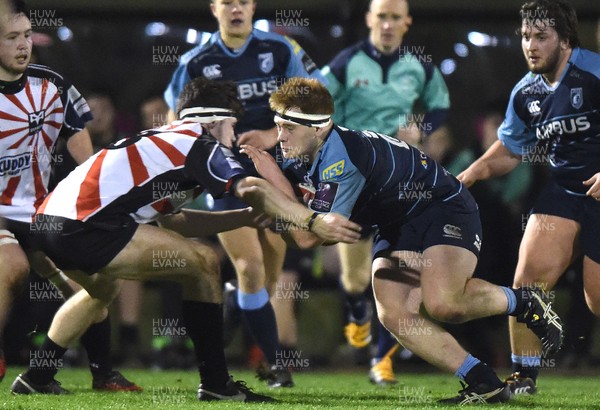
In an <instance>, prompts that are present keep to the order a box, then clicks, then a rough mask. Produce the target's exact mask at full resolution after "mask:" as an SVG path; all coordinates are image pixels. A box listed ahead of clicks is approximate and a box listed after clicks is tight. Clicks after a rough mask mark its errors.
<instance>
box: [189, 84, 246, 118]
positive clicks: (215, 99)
mask: <svg viewBox="0 0 600 410" xmlns="http://www.w3.org/2000/svg"><path fill="white" fill-rule="evenodd" d="M192 107H215V108H227V109H230V110H232V111H233V113H234V115H235V116H236V117H238V118H239V117H240V116H241V115H242V114H243V113H244V108H243V106H242V103H240V101H239V100H238V97H237V86H236V85H235V83H234V82H233V81H211V80H208V79H207V78H205V77H196V78H194V79H193V80H192V81H190V82H189V83H187V84H186V85H185V87H183V90H182V91H181V94H180V95H179V98H178V99H177V116H179V112H181V110H183V109H185V108H192Z"/></svg>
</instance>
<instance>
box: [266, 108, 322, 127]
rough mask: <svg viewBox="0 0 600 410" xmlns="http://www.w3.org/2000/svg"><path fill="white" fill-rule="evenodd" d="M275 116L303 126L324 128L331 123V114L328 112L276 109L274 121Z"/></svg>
mask: <svg viewBox="0 0 600 410" xmlns="http://www.w3.org/2000/svg"><path fill="white" fill-rule="evenodd" d="M277 118H280V119H282V120H284V121H287V122H291V123H294V124H298V125H304V126H305V127H317V128H324V127H327V126H328V125H329V124H330V123H331V115H329V114H304V113H302V112H295V111H285V112H278V111H277V112H275V120H276V121H277Z"/></svg>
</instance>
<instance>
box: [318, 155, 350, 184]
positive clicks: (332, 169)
mask: <svg viewBox="0 0 600 410" xmlns="http://www.w3.org/2000/svg"><path fill="white" fill-rule="evenodd" d="M345 164H346V162H345V161H344V160H341V161H338V162H336V163H335V164H333V165H330V166H328V167H327V168H325V169H324V170H323V172H322V173H321V179H322V180H323V181H327V180H329V179H333V178H335V177H338V176H340V175H342V174H343V173H344V165H345Z"/></svg>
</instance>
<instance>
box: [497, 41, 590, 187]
mask: <svg viewBox="0 0 600 410" xmlns="http://www.w3.org/2000/svg"><path fill="white" fill-rule="evenodd" d="M498 138H500V140H501V141H502V143H503V144H504V146H506V148H507V149H508V150H510V151H511V152H512V153H514V154H516V155H523V156H525V157H527V156H532V155H534V156H535V155H537V154H539V153H546V152H547V154H548V159H549V162H550V165H551V169H552V173H553V176H554V178H555V180H556V182H557V183H558V185H560V186H561V187H562V188H563V189H564V190H565V191H566V192H567V193H569V194H573V195H585V192H586V191H587V190H588V187H586V186H585V185H583V183H582V182H583V181H585V180H587V179H589V178H590V177H591V176H592V175H594V174H596V173H597V172H600V54H597V53H594V52H592V51H589V50H585V49H581V48H575V49H573V53H572V54H571V57H570V58H569V62H568V65H567V68H566V69H565V72H564V73H563V75H562V77H561V79H560V81H559V82H558V84H557V85H556V86H554V87H550V86H549V85H548V84H547V83H546V82H545V81H544V78H543V77H542V75H540V74H537V75H535V74H532V73H529V74H527V75H526V76H525V77H523V79H521V81H520V82H519V83H518V84H517V85H516V87H515V88H514V89H513V91H512V93H511V96H510V102H509V104H508V108H507V110H506V117H505V120H504V122H503V123H502V125H501V126H500V128H499V129H498Z"/></svg>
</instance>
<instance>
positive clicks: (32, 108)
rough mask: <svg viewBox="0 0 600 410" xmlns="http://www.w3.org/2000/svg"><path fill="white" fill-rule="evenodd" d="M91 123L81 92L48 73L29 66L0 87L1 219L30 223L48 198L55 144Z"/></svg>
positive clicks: (34, 66) (49, 71) (53, 74)
mask: <svg viewBox="0 0 600 410" xmlns="http://www.w3.org/2000/svg"><path fill="white" fill-rule="evenodd" d="M91 119H92V116H91V114H90V112H89V107H88V105H87V102H86V101H85V99H84V98H83V97H82V96H81V94H80V93H79V91H77V89H76V88H75V87H73V86H72V85H70V84H69V83H67V82H66V81H65V80H64V79H63V78H62V77H61V76H60V75H59V74H57V73H56V72H54V71H52V70H51V69H49V68H48V67H44V66H39V65H35V64H31V65H29V67H28V68H27V70H26V71H25V73H24V74H23V76H22V77H21V78H20V79H19V80H17V81H15V82H11V83H1V84H0V216H2V217H5V218H8V219H13V220H17V221H22V222H31V218H32V216H33V215H34V214H35V211H36V209H37V207H38V206H40V204H41V203H42V201H43V200H44V198H45V197H46V195H47V194H48V181H49V178H50V170H51V165H52V160H53V151H54V146H55V144H56V140H57V139H58V138H59V136H60V137H62V138H70V137H71V136H72V135H73V134H75V133H76V132H78V131H81V130H82V129H83V127H84V125H85V122H86V121H89V120H91Z"/></svg>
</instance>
